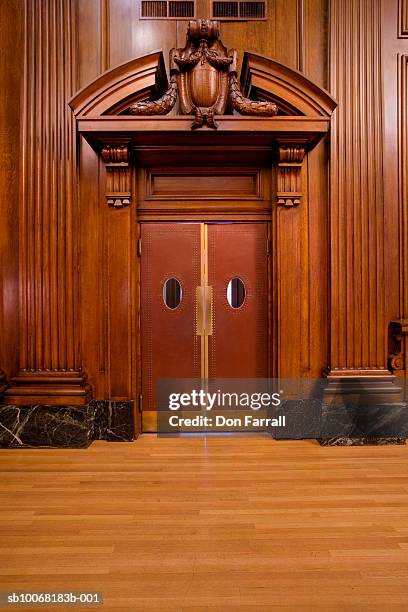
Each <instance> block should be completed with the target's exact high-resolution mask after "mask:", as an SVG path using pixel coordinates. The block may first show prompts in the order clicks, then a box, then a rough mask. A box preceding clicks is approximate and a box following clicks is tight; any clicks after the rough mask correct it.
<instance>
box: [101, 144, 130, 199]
mask: <svg viewBox="0 0 408 612" xmlns="http://www.w3.org/2000/svg"><path fill="white" fill-rule="evenodd" d="M101 155H102V159H103V161H104V163H105V168H106V193H105V196H106V201H107V203H108V204H109V206H114V207H115V208H123V206H128V205H129V204H130V200H131V196H132V194H131V187H130V172H129V153H128V148H127V146H125V145H107V146H105V147H104V148H103V149H102V151H101Z"/></svg>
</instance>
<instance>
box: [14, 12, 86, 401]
mask: <svg viewBox="0 0 408 612" xmlns="http://www.w3.org/2000/svg"><path fill="white" fill-rule="evenodd" d="M75 6H76V5H75V3H73V2H71V1H70V0H42V1H41V2H38V1H37V0H27V2H26V15H25V74H24V125H23V164H22V169H21V177H22V178H21V180H22V185H21V198H20V200H21V205H20V211H19V219H20V253H19V256H20V357H19V359H20V372H19V374H18V376H17V377H16V378H15V379H13V381H12V386H11V388H10V389H8V391H7V397H8V401H9V402H14V403H21V404H24V403H25V404H30V403H48V404H81V403H84V402H85V401H87V399H88V394H87V387H86V384H85V381H84V376H83V373H82V372H81V369H80V368H81V358H80V351H79V336H78V333H79V332H78V325H77V308H78V283H77V265H78V263H77V250H76V249H77V247H76V235H77V225H78V219H77V214H78V211H77V197H76V163H75V129H74V121H73V118H72V115H71V111H70V109H69V107H68V105H67V101H68V99H69V98H70V96H71V95H72V94H73V93H74V92H75V91H76V89H77V85H76V60H75V15H74V14H73V11H74V10H75Z"/></svg>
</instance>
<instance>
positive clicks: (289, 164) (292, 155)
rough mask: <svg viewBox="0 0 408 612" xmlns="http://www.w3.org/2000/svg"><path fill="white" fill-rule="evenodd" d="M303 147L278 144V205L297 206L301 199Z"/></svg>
mask: <svg viewBox="0 0 408 612" xmlns="http://www.w3.org/2000/svg"><path fill="white" fill-rule="evenodd" d="M304 157H305V147H304V146H301V145H298V144H280V145H279V148H278V154H277V160H278V165H277V192H276V203H277V204H278V205H279V206H297V205H298V204H300V202H301V199H302V175H301V172H302V164H303V159H304Z"/></svg>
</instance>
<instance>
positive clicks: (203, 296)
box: [196, 285, 213, 336]
mask: <svg viewBox="0 0 408 612" xmlns="http://www.w3.org/2000/svg"><path fill="white" fill-rule="evenodd" d="M212 329H213V290H212V287H209V286H208V285H204V286H201V287H197V289H196V333H197V336H211V335H212Z"/></svg>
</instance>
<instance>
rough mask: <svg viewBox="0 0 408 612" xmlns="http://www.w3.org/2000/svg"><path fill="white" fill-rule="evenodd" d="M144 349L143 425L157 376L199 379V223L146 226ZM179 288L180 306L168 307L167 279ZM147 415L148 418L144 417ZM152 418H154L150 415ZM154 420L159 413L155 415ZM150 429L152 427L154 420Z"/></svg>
mask: <svg viewBox="0 0 408 612" xmlns="http://www.w3.org/2000/svg"><path fill="white" fill-rule="evenodd" d="M141 239H142V255H141V349H142V396H143V417H144V422H145V420H148V415H147V416H146V414H145V413H146V412H147V411H155V410H156V381H157V379H158V378H173V377H174V378H198V379H199V378H200V370H201V361H200V344H199V341H200V339H199V338H198V337H197V335H196V332H195V291H196V287H197V286H198V285H199V284H200V224H198V223H196V224H191V223H142V226H141ZM169 278H176V279H177V280H178V281H179V283H180V284H181V288H182V298H181V302H180V304H179V306H178V307H177V308H174V309H171V308H169V307H167V306H166V305H165V302H164V299H163V288H164V284H165V282H166V280H167V279H169ZM145 417H146V418H145ZM151 417H153V414H152V415H151ZM154 418H155V414H154ZM150 425H152V426H153V427H151V426H148V427H145V430H146V429H152V428H153V429H154V423H153V418H150Z"/></svg>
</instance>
